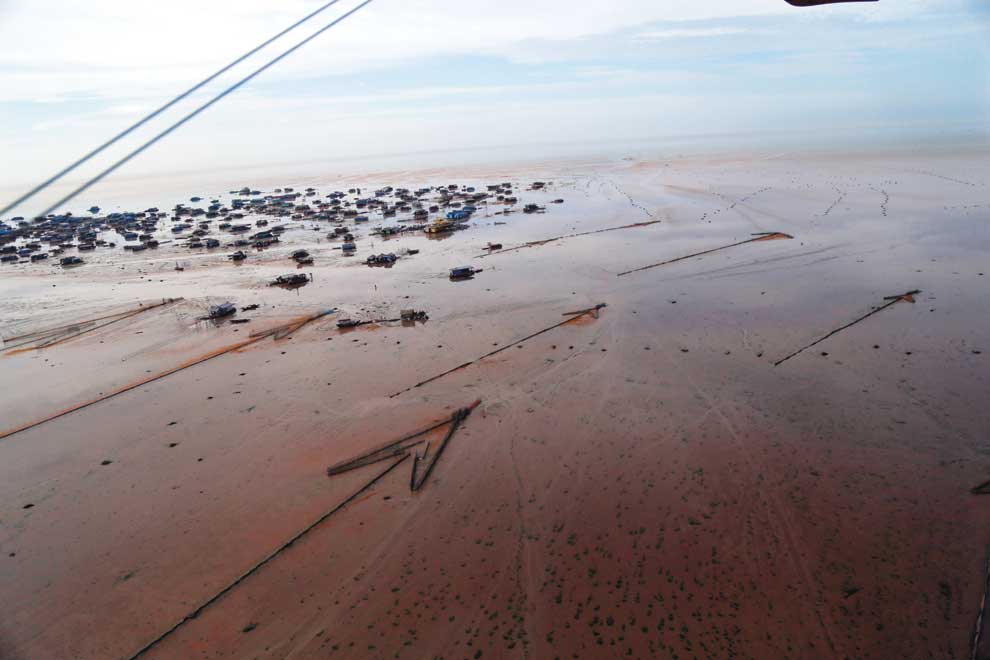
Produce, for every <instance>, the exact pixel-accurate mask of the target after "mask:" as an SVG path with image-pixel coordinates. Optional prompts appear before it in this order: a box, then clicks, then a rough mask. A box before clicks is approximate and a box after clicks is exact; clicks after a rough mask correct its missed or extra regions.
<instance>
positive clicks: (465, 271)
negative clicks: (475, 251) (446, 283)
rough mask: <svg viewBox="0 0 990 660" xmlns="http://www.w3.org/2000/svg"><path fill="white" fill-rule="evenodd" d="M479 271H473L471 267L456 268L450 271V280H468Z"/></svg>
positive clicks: (479, 270)
mask: <svg viewBox="0 0 990 660" xmlns="http://www.w3.org/2000/svg"><path fill="white" fill-rule="evenodd" d="M480 272H481V269H480V268H479V269H478V270H475V269H474V268H472V267H471V266H458V267H457V268H451V269H450V279H452V280H469V279H471V278H472V277H474V276H475V274H477V273H480Z"/></svg>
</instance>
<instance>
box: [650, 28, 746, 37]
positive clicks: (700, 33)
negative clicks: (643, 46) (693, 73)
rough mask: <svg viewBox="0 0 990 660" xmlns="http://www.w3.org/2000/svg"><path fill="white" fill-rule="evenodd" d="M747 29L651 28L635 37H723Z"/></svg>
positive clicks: (740, 32) (743, 32)
mask: <svg viewBox="0 0 990 660" xmlns="http://www.w3.org/2000/svg"><path fill="white" fill-rule="evenodd" d="M747 32H749V30H747V29H745V28H734V27H711V28H680V29H672V30H652V31H649V32H640V33H639V34H637V35H636V38H637V39H693V38H704V37H724V36H727V35H732V34H745V33H747Z"/></svg>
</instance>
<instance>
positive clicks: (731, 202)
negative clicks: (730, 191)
mask: <svg viewBox="0 0 990 660" xmlns="http://www.w3.org/2000/svg"><path fill="white" fill-rule="evenodd" d="M771 190H773V186H767V187H766V188H760V189H759V190H754V191H753V192H751V193H749V194H748V195H745V196H743V197H741V198H739V199H732V198H731V197H729V196H728V195H723V194H722V193H720V192H715V191H714V190H712V191H711V193H710V194H712V195H714V196H715V197H718V198H719V199H721V200H722V201H723V202H725V203H726V205H725V206H723V207H720V208H717V209H715V210H714V211H712V212H711V214H709V212H708V211H705V212H704V213H702V214H701V218H700V219H701V221H702V222H704V221H705V220H708V216H709V215H711V216H713V217H714V216H716V215H718V214H719V213H721V212H722V211H732V210H733V209H735V208H736V207H737V206H738V205H740V204H745V203H746V202H748V201H749V200H751V199H753V198H754V197H756V196H757V195H761V194H763V193H765V192H770V191H771ZM708 222H711V220H708Z"/></svg>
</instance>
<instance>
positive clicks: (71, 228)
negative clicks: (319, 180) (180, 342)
mask: <svg viewBox="0 0 990 660" xmlns="http://www.w3.org/2000/svg"><path fill="white" fill-rule="evenodd" d="M546 185H547V184H545V183H544V182H539V181H537V182H534V183H533V184H531V186H530V188H529V189H530V190H543V189H544V188H545V186H546ZM230 194H231V196H232V198H231V199H230V200H229V202H228V203H226V204H225V203H223V202H222V201H221V200H220V199H210V200H208V201H207V200H204V199H203V198H201V197H198V196H196V197H191V198H190V200H189V204H193V205H195V206H192V205H187V204H185V203H181V204H177V205H176V206H175V207H174V208H172V209H171V211H170V212H167V211H161V210H159V209H158V208H148V209H146V210H144V211H140V212H120V213H109V214H103V215H100V208H99V207H97V206H93V207H91V208H90V209H89V215H80V216H76V215H73V214H72V213H64V214H57V215H49V216H47V217H44V218H34V219H31V220H28V219H25V218H23V217H17V218H13V219H11V220H10V221H9V222H3V221H0V263H36V262H45V261H47V260H49V258H50V257H51V258H53V260H54V258H58V260H59V261H58V263H59V264H60V265H62V266H73V265H79V264H82V263H84V261H83V259H82V257H81V256H78V254H79V253H85V252H89V251H96V250H111V249H115V248H118V247H121V248H122V249H123V250H126V251H129V252H135V253H137V252H142V251H145V250H149V249H152V250H153V249H156V248H158V247H159V246H163V245H170V246H173V247H177V248H185V249H190V250H200V249H202V250H216V249H220V248H227V249H234V250H236V251H234V252H233V253H231V254H229V255H228V258H229V259H230V260H231V261H232V262H241V261H244V260H245V259H246V258H247V252H246V251H247V250H249V249H254V250H264V249H265V248H268V247H271V246H273V245H276V244H278V243H280V242H281V238H280V237H281V236H282V234H283V233H284V232H285V231H287V230H288V229H290V228H293V227H296V228H298V227H299V225H292V224H291V223H292V222H293V221H295V222H311V223H320V222H328V223H332V224H334V225H335V226H334V227H333V229H332V230H331V231H330V232H329V233H328V234H327V238H328V239H330V240H334V241H341V242H342V245H341V247H340V249H341V251H342V253H343V254H344V255H352V254H354V253H356V251H357V246H356V244H355V240H356V236H355V231H356V228H357V226H358V225H361V224H364V223H369V222H371V221H372V219H373V218H374V219H380V220H386V219H388V218H393V217H394V218H395V219H396V221H397V222H396V223H395V224H387V225H386V224H382V225H380V226H378V227H375V228H374V229H373V230H372V231H371V234H372V235H377V236H380V237H382V238H389V237H392V236H397V235H400V234H405V233H407V232H424V233H426V234H427V235H430V236H436V235H442V234H447V233H450V232H454V231H457V230H460V229H464V228H466V227H467V226H468V222H469V221H470V220H471V218H472V217H473V216H474V215H475V214H476V213H477V212H478V210H479V207H480V205H482V204H483V205H485V207H486V209H487V208H488V207H489V205H491V204H499V205H502V206H503V207H505V208H506V210H504V211H501V212H502V213H506V212H508V209H509V208H510V207H512V206H514V205H515V204H517V203H518V198H517V197H516V196H515V195H514V194H513V184H511V183H499V184H494V185H488V186H487V187H486V188H485V190H483V191H481V190H478V189H476V188H475V187H473V186H461V185H458V184H448V185H441V186H431V187H423V188H418V189H415V190H412V189H409V188H393V187H392V186H386V187H383V188H379V189H376V190H373V191H366V190H362V189H361V188H350V189H348V190H347V191H342V190H338V191H334V192H331V193H329V194H327V195H325V196H323V197H320V196H319V193H318V192H317V190H316V189H315V188H306V189H304V190H302V191H296V190H295V189H293V188H276V189H275V190H274V191H273V192H271V193H269V194H265V193H262V192H261V191H259V190H255V189H252V188H247V187H245V188H241V189H240V190H236V191H230ZM555 201H560V200H555ZM544 210H545V209H544V208H543V207H539V206H537V205H535V204H528V205H526V206H525V207H524V209H523V211H524V212H526V213H536V212H543V211H544ZM431 217H433V218H435V219H434V220H433V221H432V222H431V221H429V219H430V218H431ZM270 222H274V223H277V224H274V225H272V226H269V223H270ZM348 224H352V225H353V228H352V227H348V226H347V225H348ZM311 228H312V229H315V230H318V231H319V230H320V227H318V226H314V227H311ZM69 251H73V252H75V254H67V253H68V252H69ZM301 252H305V251H304V250H303V251H296V252H294V253H293V254H292V258H293V259H294V260H295V261H296V262H297V263H299V264H301V265H306V264H310V263H312V256H311V255H309V254H308V253H307V254H305V255H302V254H300V253H301ZM388 256H389V255H373V257H372V258H370V259H371V260H369V262H368V263H372V264H378V263H394V261H393V262H389V261H388V260H387V259H385V260H384V261H383V260H382V257H388ZM392 256H394V255H392ZM375 260H377V261H375Z"/></svg>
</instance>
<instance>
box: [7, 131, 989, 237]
mask: <svg viewBox="0 0 990 660" xmlns="http://www.w3.org/2000/svg"><path fill="white" fill-rule="evenodd" d="M987 143H988V137H987V132H986V131H973V130H968V131H966V130H962V131H961V130H955V131H951V132H950V131H943V132H938V131H931V130H929V131H926V132H923V133H918V132H905V131H897V130H893V129H882V130H876V131H874V132H873V133H871V134H870V135H869V136H868V137H866V136H864V135H863V134H862V133H859V132H856V133H848V134H842V135H834V134H825V133H823V134H821V135H818V136H817V137H815V138H809V136H808V135H807V134H805V133H802V134H792V133H761V134H752V133H747V134H723V135H718V134H708V135H697V136H678V137H659V138H644V139H636V140H619V141H616V140H610V141H596V140H594V139H589V140H587V141H581V142H570V143H549V142H548V143H542V144H524V145H505V146H498V147H477V148H464V149H445V150H439V149H438V150H431V151H420V152H407V153H394V154H375V155H369V156H363V157H347V158H320V159H313V160H306V161H295V162H269V163H258V164H252V165H246V166H233V167H223V168H211V169H202V170H198V171H197V170H188V171H184V172H174V173H156V174H130V173H129V172H128V170H127V169H126V168H124V169H123V170H121V172H119V173H118V174H116V175H114V176H112V177H110V178H108V179H107V180H106V181H103V182H101V183H99V184H97V185H96V186H94V187H93V188H92V189H90V190H88V191H86V192H85V193H83V194H81V195H80V196H79V197H77V198H76V199H75V200H74V201H73V202H70V203H69V204H68V205H66V207H65V208H63V209H60V210H61V211H62V212H64V211H72V212H73V213H75V214H77V215H81V214H86V212H87V209H89V208H90V207H92V206H98V207H100V210H101V211H100V212H101V213H111V212H115V211H134V210H143V209H145V208H149V207H152V206H157V207H160V208H171V207H172V206H174V205H175V204H177V203H180V202H184V203H189V200H190V198H191V197H193V196H198V197H203V198H204V199H206V198H208V197H210V196H214V195H221V194H225V193H229V192H230V191H233V190H239V189H241V188H243V187H250V188H254V189H258V190H262V191H266V192H269V191H271V190H272V189H273V188H276V187H284V186H296V187H298V186H300V185H302V186H306V185H313V186H314V187H319V186H322V187H327V186H332V185H333V182H334V181H341V182H342V183H344V182H346V180H347V179H353V178H356V177H361V176H364V175H368V174H375V173H389V172H390V173H395V178H394V179H392V180H390V181H389V183H391V184H396V185H405V184H408V183H410V181H407V180H405V179H404V178H403V176H406V177H407V178H409V179H420V178H421V177H420V176H419V174H420V173H423V172H427V171H429V170H446V172H445V174H446V175H453V176H455V178H456V168H457V167H464V168H465V169H471V168H477V167H481V166H495V165H504V166H505V168H506V169H507V170H509V171H511V168H512V166H513V165H516V166H519V165H522V164H533V163H542V164H550V163H552V162H553V161H573V160H588V161H593V160H601V161H609V160H619V159H629V160H662V159H676V158H681V157H686V156H698V155H712V154H731V153H734V152H735V153H739V152H750V153H752V152H754V151H755V152H766V153H772V152H775V151H780V150H787V151H805V150H823V149H824V150H854V151H858V150H870V149H884V148H892V149H900V148H911V149H917V148H936V149H949V150H951V149H956V148H959V149H964V148H972V147H974V146H977V145H980V146H983V147H986V146H987ZM139 167H140V163H138V162H135V170H137V169H138V168H139ZM437 175H439V172H438V173H437ZM78 184H79V181H73V182H72V183H71V184H69V183H66V184H63V183H59V184H57V185H56V186H53V187H52V188H51V189H50V190H48V191H46V192H45V193H43V194H42V195H39V196H38V197H37V198H36V199H35V200H34V201H32V202H29V203H27V204H25V205H24V207H22V208H21V209H18V210H17V211H15V212H14V213H12V214H11V216H17V215H23V216H25V217H29V216H30V215H32V213H36V212H39V211H40V209H42V208H44V206H45V205H46V202H47V203H52V202H54V201H55V200H57V199H58V198H59V196H62V195H64V194H66V193H67V192H69V191H70V190H72V188H74V187H75V186H77V185H78ZM29 188H30V184H21V185H17V186H9V185H4V186H0V201H5V200H8V199H13V198H14V197H16V196H17V195H18V194H21V193H23V192H24V191H25V190H27V189H29ZM4 219H9V218H4Z"/></svg>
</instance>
